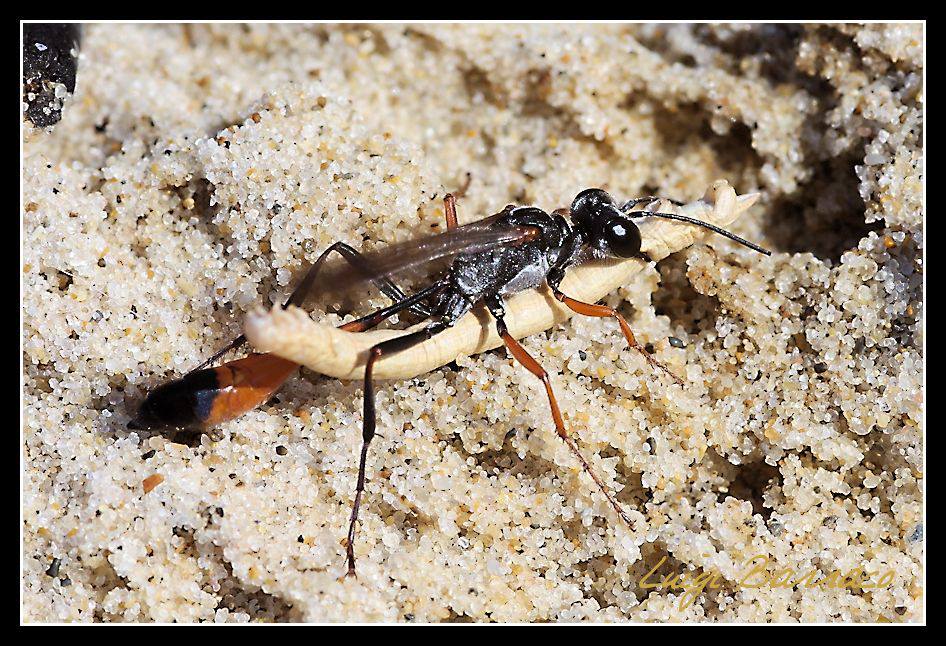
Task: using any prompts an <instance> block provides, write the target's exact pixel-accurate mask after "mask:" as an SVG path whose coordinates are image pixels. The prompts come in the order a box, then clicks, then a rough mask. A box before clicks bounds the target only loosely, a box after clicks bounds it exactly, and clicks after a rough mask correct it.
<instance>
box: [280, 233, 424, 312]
mask: <svg viewBox="0 0 946 646" xmlns="http://www.w3.org/2000/svg"><path fill="white" fill-rule="evenodd" d="M333 251H334V252H335V253H337V254H339V255H340V256H341V257H342V258H344V259H345V260H346V261H347V262H348V264H350V265H351V266H353V267H355V268H356V269H360V270H363V271H364V272H365V273H366V274H368V275H370V274H371V271H370V267H369V266H368V264H367V262H366V261H365V259H364V256H362V255H361V253H359V252H358V251H356V250H355V249H353V248H352V247H351V246H350V245H347V244H345V243H344V242H336V243H335V244H333V245H332V246H331V247H329V248H328V249H326V250H325V251H323V252H322V254H321V255H320V256H319V257H318V258H317V259H316V261H315V264H313V265H312V267H310V268H309V271H307V272H306V275H305V277H304V278H303V279H302V282H301V283H299V286H298V287H296V289H295V290H294V291H293V292H292V295H291V296H290V297H289V299H288V300H287V301H286V302H285V303H284V304H283V309H286V308H287V307H289V306H290V305H301V304H302V303H303V301H305V299H306V296H308V295H309V290H311V289H312V285H313V284H314V283H315V279H316V278H317V277H318V275H319V271H320V270H321V269H322V265H323V264H325V259H326V258H327V257H328V255H329V254H330V253H332V252H333ZM371 282H372V283H373V284H374V286H375V287H377V288H378V290H379V291H380V292H381V293H382V294H384V295H385V296H387V297H388V298H390V299H391V300H392V301H393V302H395V303H397V302H399V301H402V300H404V298H405V295H404V292H402V291H401V289H400V288H399V287H398V286H397V285H395V284H394V282H393V281H391V279H389V278H386V277H384V276H381V277H374V278H372V279H371ZM411 311H412V312H414V314H416V315H418V316H421V317H424V318H426V317H428V316H430V312H428V311H427V309H426V308H424V307H421V306H420V305H419V304H416V303H415V304H414V305H413V306H412V307H411Z"/></svg>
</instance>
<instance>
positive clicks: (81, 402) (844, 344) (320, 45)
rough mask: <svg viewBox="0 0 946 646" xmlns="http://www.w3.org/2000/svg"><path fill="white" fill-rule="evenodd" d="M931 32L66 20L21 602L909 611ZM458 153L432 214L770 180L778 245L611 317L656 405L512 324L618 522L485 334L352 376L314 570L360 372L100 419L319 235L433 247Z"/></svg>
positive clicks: (635, 615)
mask: <svg viewBox="0 0 946 646" xmlns="http://www.w3.org/2000/svg"><path fill="white" fill-rule="evenodd" d="M922 47H923V31H922V26H919V25H894V26H884V25H872V26H844V25H838V26H814V25H812V26H793V25H778V26H756V25H736V26H725V25H722V26H707V25H697V26H691V25H671V26H660V25H637V26H634V25H631V26H623V25H599V26H595V25H562V26H556V25H548V26H528V25H525V26H497V25H479V26H478V25H467V26H451V25H413V26H404V25H380V26H367V25H348V26H333V25H316V26H304V25H282V26H263V25H256V26H247V27H244V26H240V25H225V26H188V27H181V26H176V25H163V26H148V25H101V26H96V25H89V26H87V28H86V29H85V34H84V39H83V44H82V58H81V61H80V68H79V81H78V87H77V91H76V94H75V96H73V97H72V98H71V99H68V101H67V103H66V105H65V108H64V117H63V120H62V121H61V122H60V123H59V124H58V125H56V126H55V128H53V129H52V130H51V131H49V132H47V131H43V130H36V129H32V128H29V127H26V129H25V130H24V137H23V138H24V161H23V164H24V185H23V195H22V204H23V213H22V221H23V241H22V254H21V255H22V276H21V280H22V287H23V292H22V293H23V298H22V314H23V321H24V327H23V334H22V346H23V366H24V367H23V371H24V372H23V374H24V391H23V398H22V402H23V451H24V452H23V456H24V472H23V476H22V486H23V493H22V521H23V526H22V527H23V534H22V550H23V553H22V557H23V569H22V577H21V586H22V592H23V607H22V615H23V619H24V620H25V621H28V622H49V621H70V622H71V621H110V622H114V621H166V622H170V621H178V622H182V621H218V622H222V621H236V622H245V621H302V620H308V621H380V620H386V621H470V620H474V621H490V620H491V621H683V622H701V621H754V622H774V621H806V622H810V621H829V622H830V621H857V622H868V621H884V622H904V621H918V620H920V619H922V618H923V616H924V599H923V595H924V587H923V580H924V570H923V567H924V566H923V563H924V545H925V538H924V525H923V511H924V500H923V495H922V494H923V477H924V473H923V471H924V456H923V386H922V378H923V359H924V357H923V335H922V334H923V333H922V317H923V289H922V277H923V262H922V249H923V246H924V244H923V243H924V241H923V228H922V224H923V212H924V210H923V201H922V200H923V179H924V177H923V173H924V169H923V150H922V141H923V131H922V125H923V121H922V119H923V106H924V88H923V85H922V74H923V67H922V66H923V57H922ZM467 172H469V173H471V174H472V183H471V185H470V189H469V192H468V194H467V195H466V196H465V198H464V199H463V200H462V202H461V204H460V207H459V208H460V219H461V222H462V221H470V220H474V219H477V218H479V217H482V216H484V215H487V214H490V213H494V212H495V211H496V210H498V209H499V208H501V207H502V206H503V205H505V204H507V203H511V202H514V203H524V204H525V203H534V204H536V205H538V206H540V207H542V208H545V209H547V210H551V209H553V208H557V207H561V206H566V205H568V204H569V203H570V201H571V198H572V197H573V196H574V195H575V194H576V193H577V192H578V191H579V190H581V189H583V188H586V187H589V186H600V187H603V188H606V189H607V190H609V191H611V192H612V193H613V194H614V195H616V196H619V197H624V198H630V197H634V196H637V195H644V194H654V193H656V194H660V195H665V196H668V197H675V198H680V199H684V200H692V199H695V198H697V197H699V195H700V194H702V192H703V190H704V189H705V187H706V186H708V185H709V184H710V183H711V182H713V181H714V180H716V179H720V178H723V179H726V180H728V181H729V182H730V183H731V184H732V185H733V186H734V187H735V188H736V189H737V191H738V192H739V193H747V192H752V191H760V192H761V193H762V197H761V199H760V201H759V203H758V204H757V205H756V206H755V207H753V208H752V209H751V210H750V212H748V213H747V214H745V215H744V216H742V217H741V218H740V220H739V221H738V222H737V224H736V225H734V229H735V231H736V232H737V233H739V234H740V235H743V236H744V237H747V238H750V239H752V240H754V241H757V242H759V243H761V244H764V245H766V246H767V247H769V248H771V249H772V250H773V251H774V252H775V253H774V255H773V256H772V257H771V258H763V257H761V256H759V255H757V254H753V253H752V252H751V251H749V250H746V249H742V248H739V247H737V246H736V245H734V244H732V243H731V242H727V241H725V240H723V239H721V238H718V237H717V238H709V239H707V240H706V244H697V245H694V246H692V247H690V248H688V249H687V250H684V251H681V252H679V253H676V254H674V255H672V256H670V257H669V258H667V259H665V260H662V261H660V262H659V263H651V264H649V265H648V266H647V267H646V268H644V270H643V271H641V272H640V273H639V274H637V275H636V277H635V278H634V279H633V280H632V281H631V282H629V283H628V284H627V285H625V286H624V287H622V288H621V289H619V290H617V291H615V292H614V293H613V294H611V295H610V296H609V297H607V298H606V299H605V302H606V303H608V304H610V305H612V306H615V307H617V308H619V310H620V311H621V312H622V313H624V315H625V316H626V317H627V318H628V320H629V321H630V322H631V325H632V326H633V327H634V329H635V332H636V333H637V336H638V338H639V339H641V341H642V342H644V343H647V344H649V346H650V349H651V350H652V351H653V352H654V353H655V356H656V357H657V358H658V359H659V360H660V361H662V362H664V363H665V364H666V365H668V366H669V367H670V368H671V369H672V370H673V371H674V372H675V373H676V374H678V375H680V376H681V377H682V378H684V380H685V383H686V386H685V387H684V388H680V387H675V386H674V387H670V386H668V385H667V384H666V383H665V381H664V380H662V379H661V378H659V376H658V375H656V374H655V373H654V372H653V371H652V370H651V369H650V367H649V366H648V364H647V363H646V362H645V361H644V360H643V358H642V357H641V356H640V355H639V354H638V353H635V352H633V351H631V350H629V349H628V348H627V346H626V344H625V343H624V339H623V337H622V336H621V335H620V333H619V332H618V330H617V327H616V325H615V324H614V322H613V321H610V320H603V319H588V318H583V317H578V318H575V319H572V320H571V321H569V322H567V323H565V324H563V325H560V326H557V327H555V328H552V329H550V330H549V331H547V332H546V333H543V334H537V335H533V336H531V337H528V338H527V339H525V340H524V345H525V347H526V348H527V349H528V350H529V352H531V353H532V354H533V355H534V356H535V357H536V358H537V359H538V360H539V361H540V362H541V363H542V364H543V365H544V366H545V367H546V368H547V369H548V370H549V372H550V374H551V375H552V383H553V385H554V387H555V389H556V391H557V392H558V394H559V398H560V401H561V403H562V407H563V410H565V411H566V423H567V424H568V425H569V427H570V428H571V429H572V431H573V432H574V433H575V434H576V437H577V438H578V441H579V444H580V445H581V447H582V450H583V451H584V453H585V455H586V456H587V457H588V459H589V461H590V462H591V463H592V464H593V465H594V466H595V468H596V469H597V470H598V472H599V473H601V475H602V477H603V479H604V480H605V481H606V483H607V485H608V486H609V487H610V488H611V489H612V490H613V491H615V492H617V498H618V500H619V501H620V502H621V504H622V505H624V506H625V507H626V508H627V509H628V510H629V514H630V515H631V516H632V520H633V523H632V526H631V527H628V526H626V525H624V524H622V523H621V521H620V520H619V519H618V518H617V517H616V516H615V514H614V512H613V510H611V508H610V507H609V506H608V504H607V503H606V501H605V500H604V499H603V498H602V496H601V495H600V494H599V493H598V492H597V490H596V489H595V487H594V485H593V484H592V483H591V481H590V480H589V479H588V478H587V476H586V475H584V474H583V473H582V472H581V470H580V468H579V467H578V465H577V464H576V463H575V461H574V458H573V456H572V455H571V454H570V453H569V452H568V450H567V449H566V447H565V446H564V444H563V443H562V442H561V441H560V440H559V439H558V438H557V437H556V436H555V434H554V429H553V427H552V422H551V416H550V414H549V412H548V408H547V404H546V401H545V395H544V391H543V390H542V387H541V384H540V383H539V382H538V380H536V379H534V378H533V377H532V376H531V375H529V374H528V373H527V372H526V371H525V370H524V369H523V368H522V367H520V366H518V365H517V364H514V363H513V362H512V360H511V359H510V357H508V356H507V354H506V352H505V350H503V349H499V350H494V351H490V352H487V353H484V354H480V355H477V356H473V357H468V358H466V357H464V358H461V359H460V360H458V361H457V362H456V363H455V364H453V365H450V366H447V367H443V368H440V369H438V370H435V371H433V372H431V373H429V374H427V375H424V376H421V377H417V378H415V379H412V380H408V381H401V382H390V383H384V384H383V385H382V386H381V388H380V392H379V418H378V419H379V432H380V433H381V437H379V438H377V439H376V440H375V442H374V444H373V445H372V453H371V455H370V457H369V461H368V476H369V484H368V489H367V495H366V500H365V504H364V506H363V508H362V519H363V522H362V524H361V528H360V532H359V536H358V545H357V548H358V554H359V577H358V579H357V580H353V579H349V580H343V581H339V580H338V578H339V576H340V575H341V574H342V573H343V572H344V547H343V544H342V538H343V536H344V534H345V531H346V527H347V517H348V513H349V508H350V504H351V498H352V494H353V491H354V479H355V473H356V467H357V452H358V448H359V444H360V423H361V413H360V408H361V386H360V384H358V383H357V382H340V381H336V380H329V379H323V378H320V377H319V376H318V375H316V374H314V373H312V372H308V371H304V372H303V373H302V375H301V376H300V377H297V378H294V379H292V380H291V381H290V382H289V383H288V384H287V386H286V387H285V388H284V389H283V390H282V391H281V392H280V393H279V395H278V396H277V397H276V398H275V399H273V400H271V401H270V402H268V403H267V404H266V405H265V406H263V407H262V408H260V409H259V410H256V411H254V412H252V413H250V414H247V415H246V416H244V417H242V418H240V419H238V420H235V421H233V422H229V423H227V424H224V425H223V426H221V427H220V428H219V429H217V432H216V433H214V434H213V435H212V436H211V435H203V436H200V435H198V436H195V437H189V438H181V437H180V436H178V437H174V438H171V437H170V436H169V435H167V434H164V435H162V434H160V433H152V432H137V433H135V432H131V431H128V430H127V429H126V428H125V424H126V423H127V421H128V419H129V418H130V416H131V415H132V414H133V413H134V411H135V408H136V406H137V405H138V403H139V402H140V401H141V399H142V397H143V396H144V394H145V393H146V392H147V390H148V389H150V388H152V387H154V386H156V385H158V384H160V383H162V382H164V381H166V380H167V379H170V378H173V377H175V376H179V375H181V374H182V373H184V372H186V371H187V370H188V369H190V368H192V367H193V366H195V365H196V364H198V363H200V362H201V361H202V360H203V358H205V357H207V356H209V355H210V354H211V353H212V352H213V351H214V350H215V349H216V348H218V347H220V346H221V345H222V344H224V343H225V342H226V341H228V340H229V339H230V338H232V337H233V336H234V335H235V334H237V333H239V331H240V329H241V325H242V321H243V318H244V315H245V313H246V312H247V311H249V310H250V309H251V308H253V307H254V306H258V305H260V304H270V303H273V302H276V301H277V300H278V299H281V298H284V297H285V295H286V294H287V293H288V291H289V289H290V287H291V285H292V284H293V278H294V277H295V276H297V275H298V272H299V270H300V269H301V268H302V267H303V266H304V265H305V264H306V262H308V261H311V260H313V259H314V258H315V257H316V256H317V254H318V253H319V252H320V251H321V250H322V249H324V248H325V247H326V246H328V245H329V244H330V243H331V242H332V241H334V240H344V241H346V242H349V243H351V244H352V245H354V246H355V247H358V248H363V249H371V248H375V247H376V246H379V245H383V244H384V243H385V242H386V241H397V240H406V239H409V238H411V237H414V236H418V235H423V234H426V233H429V232H436V231H438V230H441V229H442V228H443V224H442V221H443V211H442V207H441V201H440V199H441V198H442V196H443V195H444V193H445V192H446V191H449V190H455V189H456V188H457V187H458V186H460V185H461V184H462V183H463V180H464V177H465V173H467ZM412 286H413V285H411V284H410V283H408V284H406V285H405V287H408V288H409V287H412ZM383 302H384V300H383V299H382V298H380V297H377V298H374V299H373V300H372V301H371V302H370V303H368V304H366V306H368V305H372V304H373V305H379V304H381V303H383ZM314 316H317V317H319V316H321V315H319V314H318V313H315V314H314ZM671 337H673V338H674V340H673V342H672V343H671ZM677 346H682V347H677ZM172 439H173V441H172ZM155 483H157V484H155ZM146 490H147V491H146ZM54 560H55V561H54ZM54 562H55V563H57V564H58V565H57V567H55V568H51V565H52V564H53V563H54ZM754 568H755V569H754ZM861 572H863V576H861V574H860V573H861ZM648 573H650V574H649V576H648Z"/></svg>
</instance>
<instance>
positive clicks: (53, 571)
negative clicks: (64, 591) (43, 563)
mask: <svg viewBox="0 0 946 646" xmlns="http://www.w3.org/2000/svg"><path fill="white" fill-rule="evenodd" d="M60 563H62V561H60V560H59V559H58V558H55V559H53V562H52V563H50V564H49V567H48V568H46V576H51V577H56V576H59V564H60Z"/></svg>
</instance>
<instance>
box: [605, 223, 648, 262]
mask: <svg viewBox="0 0 946 646" xmlns="http://www.w3.org/2000/svg"><path fill="white" fill-rule="evenodd" d="M604 238H605V241H606V242H607V243H608V249H609V250H610V251H611V253H612V254H613V255H615V256H618V257H620V258H631V257H633V256H636V255H637V254H638V253H640V250H641V232H640V229H638V228H637V225H636V224H634V223H633V222H631V221H630V220H628V219H626V218H614V219H613V220H609V221H608V222H607V223H606V224H605V225H604Z"/></svg>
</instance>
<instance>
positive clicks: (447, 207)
mask: <svg viewBox="0 0 946 646" xmlns="http://www.w3.org/2000/svg"><path fill="white" fill-rule="evenodd" d="M471 181H473V175H471V174H470V173H467V174H466V181H464V182H463V186H461V187H460V188H458V189H457V190H456V191H455V192H453V193H447V194H446V195H444V196H443V214H444V216H445V217H446V220H447V231H449V230H450V229H456V228H457V200H458V199H460V198H461V197H463V196H464V195H466V192H467V191H468V190H469V188H470V182H471Z"/></svg>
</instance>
